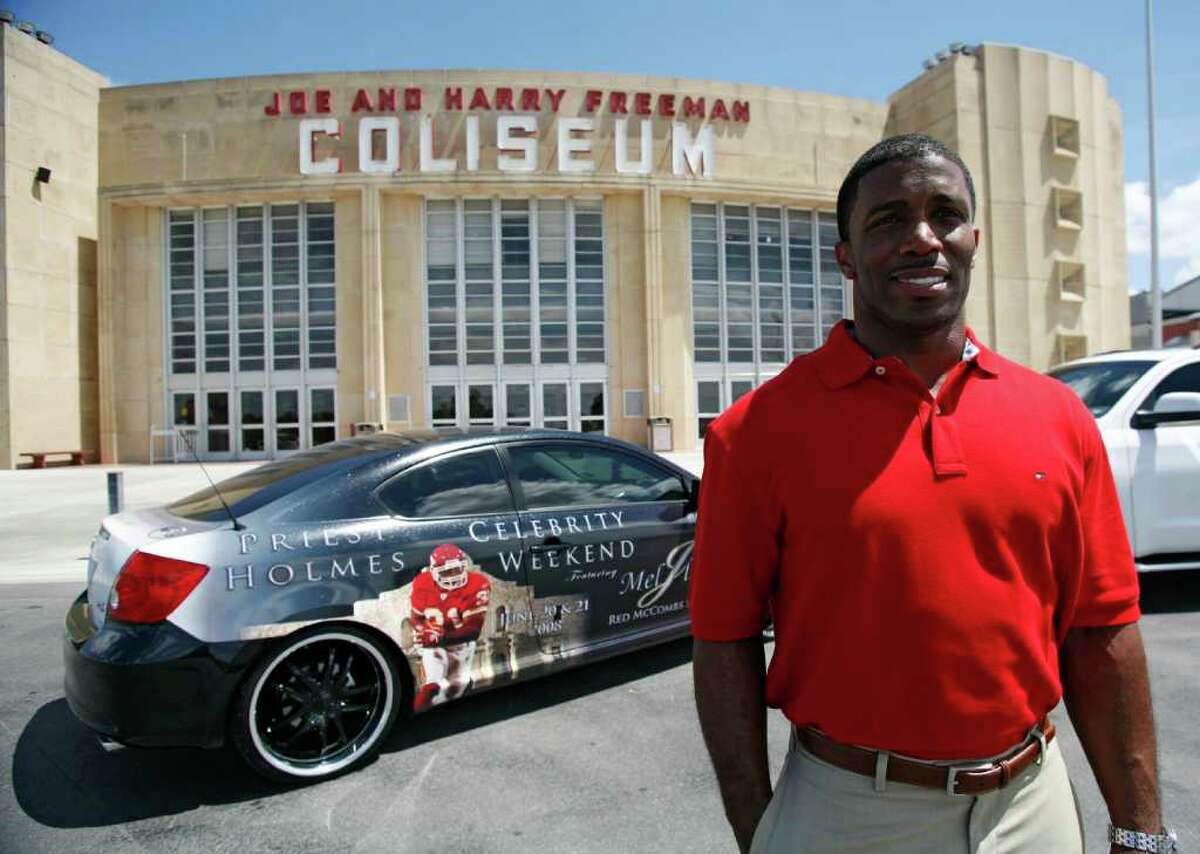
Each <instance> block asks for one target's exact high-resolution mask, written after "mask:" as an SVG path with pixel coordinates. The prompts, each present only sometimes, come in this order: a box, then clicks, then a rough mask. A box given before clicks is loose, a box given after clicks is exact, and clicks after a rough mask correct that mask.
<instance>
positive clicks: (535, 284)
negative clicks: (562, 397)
mask: <svg viewBox="0 0 1200 854" xmlns="http://www.w3.org/2000/svg"><path fill="white" fill-rule="evenodd" d="M525 215H526V216H527V217H529V349H530V353H529V359H530V362H531V363H532V366H533V375H534V376H535V377H537V376H540V375H541V373H542V370H541V366H542V279H541V273H540V271H539V270H538V259H539V254H538V253H539V249H538V231H539V229H538V203H537V199H530V200H529V208H528V210H527V211H526V212H525Z"/></svg>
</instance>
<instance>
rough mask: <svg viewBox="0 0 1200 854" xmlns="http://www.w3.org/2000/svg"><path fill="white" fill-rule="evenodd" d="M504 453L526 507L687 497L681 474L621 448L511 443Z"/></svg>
mask: <svg viewBox="0 0 1200 854" xmlns="http://www.w3.org/2000/svg"><path fill="white" fill-rule="evenodd" d="M508 456H509V459H510V460H511V462H512V468H513V471H514V473H515V474H516V476H517V479H518V480H519V481H520V483H521V491H522V492H523V493H524V494H525V503H526V506H527V507H528V508H529V509H530V510H540V509H545V508H550V507H578V506H591V505H597V504H632V503H638V502H645V501H682V500H684V499H685V498H687V490H686V489H685V488H684V485H683V481H682V480H681V479H680V478H678V477H677V476H675V475H674V474H671V472H669V471H667V470H666V469H663V468H660V467H659V466H656V465H654V463H652V462H649V461H647V460H642V459H639V458H637V457H635V456H633V455H632V454H625V453H622V452H621V451H615V450H610V449H608V448H599V447H571V446H569V445H561V444H560V445H554V444H548V445H515V446H510V447H509V449H508Z"/></svg>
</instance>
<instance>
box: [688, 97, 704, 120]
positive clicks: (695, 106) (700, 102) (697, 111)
mask: <svg viewBox="0 0 1200 854" xmlns="http://www.w3.org/2000/svg"><path fill="white" fill-rule="evenodd" d="M683 117H684V118H685V119H690V118H697V119H702V118H704V99H703V98H697V99H696V100H694V101H693V100H692V99H691V98H689V97H688V96H687V95H684V96H683Z"/></svg>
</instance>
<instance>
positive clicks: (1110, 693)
mask: <svg viewBox="0 0 1200 854" xmlns="http://www.w3.org/2000/svg"><path fill="white" fill-rule="evenodd" d="M1060 661H1061V667H1062V675H1063V693H1064V695H1065V699H1066V703H1067V711H1068V712H1069V713H1070V715H1071V722H1072V723H1073V724H1074V725H1075V732H1076V733H1078V734H1079V741H1080V743H1082V745H1083V750H1084V753H1086V754H1087V758H1088V762H1089V763H1091V766H1092V772H1093V773H1094V774H1095V775H1096V782H1097V784H1099V786H1100V793H1101V794H1102V795H1103V796H1104V802H1105V803H1106V804H1107V805H1108V814H1109V817H1110V820H1111V821H1112V823H1113V824H1115V825H1117V826H1118V827H1127V828H1130V829H1131V830H1144V831H1146V832H1148V833H1159V832H1160V831H1161V830H1162V813H1161V810H1160V805H1159V795H1158V748H1157V745H1156V743H1155V736H1154V712H1153V710H1152V709H1151V706H1150V678H1149V675H1148V673H1147V670H1146V653H1145V650H1144V649H1143V647H1142V635H1141V632H1140V631H1139V630H1138V627H1137V623H1130V624H1128V625H1123V626H1111V627H1100V628H1075V629H1071V631H1070V632H1069V633H1068V634H1067V638H1066V641H1065V642H1064V643H1063V646H1062V650H1061V653H1060Z"/></svg>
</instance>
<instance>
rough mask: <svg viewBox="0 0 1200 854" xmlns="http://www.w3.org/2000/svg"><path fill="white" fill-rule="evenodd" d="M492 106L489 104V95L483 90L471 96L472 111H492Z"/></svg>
mask: <svg viewBox="0 0 1200 854" xmlns="http://www.w3.org/2000/svg"><path fill="white" fill-rule="evenodd" d="M491 108H492V105H491V104H489V103H488V99H487V95H486V94H485V93H484V91H483V90H482V89H476V90H475V94H474V95H472V96H471V106H470V109H472V110H490V109H491Z"/></svg>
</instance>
